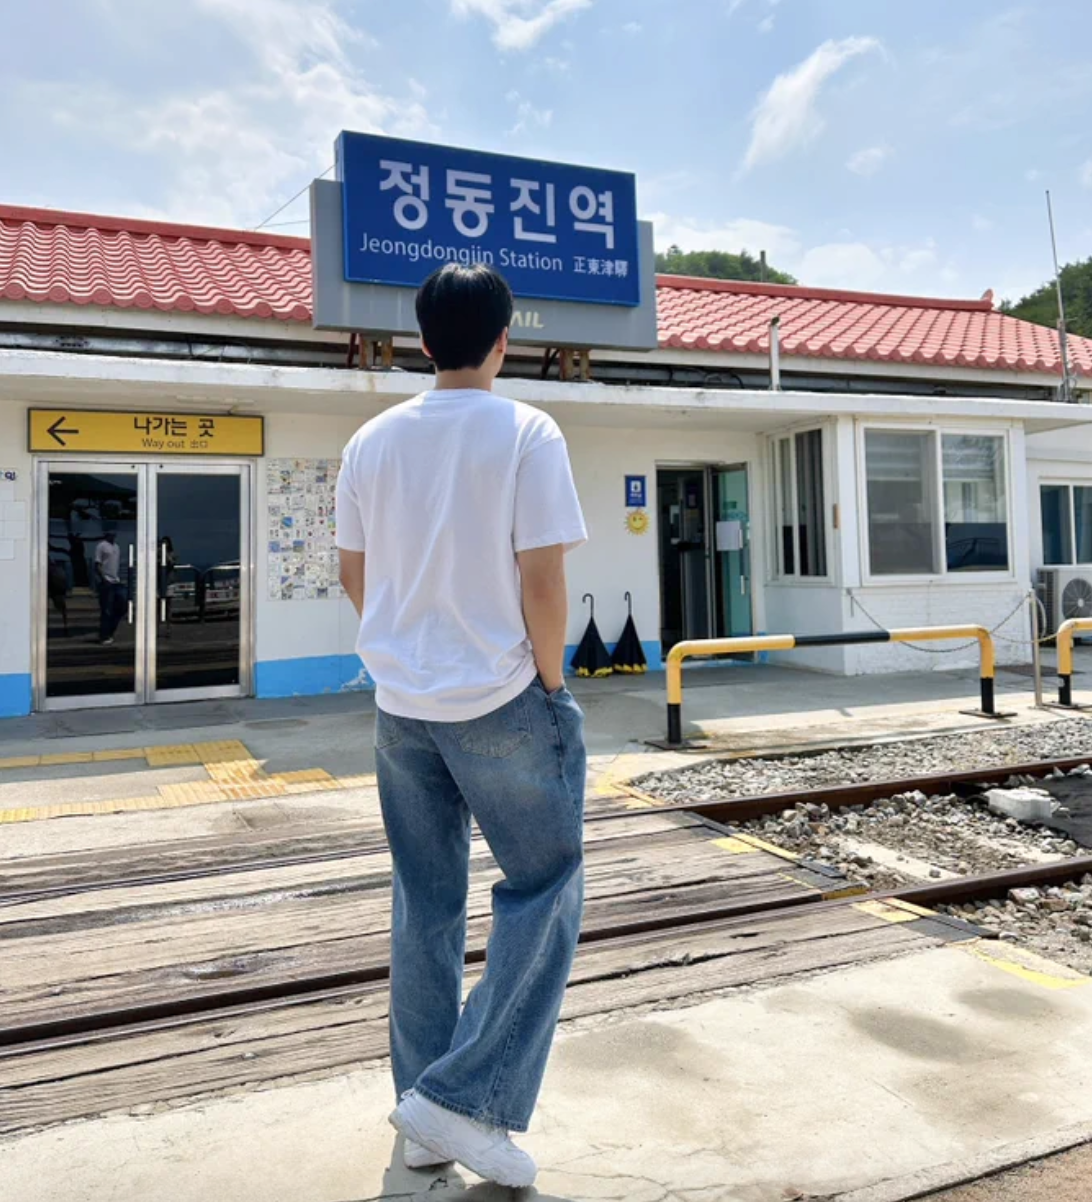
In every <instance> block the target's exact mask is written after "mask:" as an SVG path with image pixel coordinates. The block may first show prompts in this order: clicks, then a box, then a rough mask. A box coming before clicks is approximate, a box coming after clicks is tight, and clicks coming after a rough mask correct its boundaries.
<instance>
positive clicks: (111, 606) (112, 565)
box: [95, 530, 121, 647]
mask: <svg viewBox="0 0 1092 1202" xmlns="http://www.w3.org/2000/svg"><path fill="white" fill-rule="evenodd" d="M120 573H121V548H120V547H119V546H118V536H117V532H116V531H114V530H107V531H106V533H105V534H103V536H102V538H101V539H100V540H99V545H98V546H97V547H96V548H95V581H96V583H97V584H98V586H99V642H100V643H101V644H102V645H103V646H104V647H109V646H110V644H111V643H113V641H114V631H116V630H117V628H118V622H120V621H121V575H120Z"/></svg>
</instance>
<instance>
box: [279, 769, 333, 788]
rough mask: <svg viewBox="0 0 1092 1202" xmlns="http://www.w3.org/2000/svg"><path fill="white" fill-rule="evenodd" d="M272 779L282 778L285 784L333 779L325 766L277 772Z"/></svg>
mask: <svg viewBox="0 0 1092 1202" xmlns="http://www.w3.org/2000/svg"><path fill="white" fill-rule="evenodd" d="M273 779H274V780H283V781H284V782H285V783H287V784H297V783H299V782H301V781H320V780H321V781H326V780H334V779H335V778H334V777H332V776H331V775H330V774H329V772H327V771H326V769H325V768H300V769H297V770H296V771H294V772H277V773H275V774H274V776H273Z"/></svg>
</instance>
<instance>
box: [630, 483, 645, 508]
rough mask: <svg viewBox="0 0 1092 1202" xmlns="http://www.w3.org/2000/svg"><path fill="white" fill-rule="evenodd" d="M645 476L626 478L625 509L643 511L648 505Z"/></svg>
mask: <svg viewBox="0 0 1092 1202" xmlns="http://www.w3.org/2000/svg"><path fill="white" fill-rule="evenodd" d="M646 480H647V477H645V476H627V477H626V508H627V509H644V508H645V506H646V505H647V504H648V486H647V483H646Z"/></svg>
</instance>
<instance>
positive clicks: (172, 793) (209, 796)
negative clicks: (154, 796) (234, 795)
mask: <svg viewBox="0 0 1092 1202" xmlns="http://www.w3.org/2000/svg"><path fill="white" fill-rule="evenodd" d="M159 795H160V797H162V798H163V799H164V800H165V801H169V802H171V803H172V804H178V805H200V804H201V803H207V802H210V801H223V800H224V799H225V798H226V796H227V794H226V793H225V792H224V787H223V785H220V784H217V782H216V781H214V780H194V781H187V782H185V783H184V784H180V785H160V786H159Z"/></svg>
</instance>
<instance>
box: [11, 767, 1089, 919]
mask: <svg viewBox="0 0 1092 1202" xmlns="http://www.w3.org/2000/svg"><path fill="white" fill-rule="evenodd" d="M1090 761H1092V753H1089V754H1085V755H1083V756H1071V757H1067V758H1065V759H1055V760H1037V761H1033V762H1030V763H1026V764H1013V765H1006V766H1004V767H1000V768H995V769H988V768H986V769H983V768H978V769H973V770H971V771H968V772H944V773H933V774H931V775H928V776H916V777H905V778H901V779H897V780H882V781H864V782H858V783H854V784H847V785H829V786H822V787H820V788H817V789H800V790H794V791H790V792H783V793H758V794H751V795H749V796H745V797H736V798H730V799H718V800H715V801H699V800H693V801H685V802H677V803H671V804H660V803H659V802H655V810H654V812H655V813H656V814H660V815H668V814H694V815H697V816H698V817H701V818H703V819H708V820H709V821H711V822H716V823H721V824H723V825H733V824H735V823H743V822H748V821H750V820H752V819H754V818H761V817H763V816H765V815H769V814H779V813H781V812H782V811H783V810H786V809H792V808H793V807H794V806H796V805H799V804H800V803H807V802H812V803H815V804H825V805H827V806H829V807H830V809H831V810H840V809H850V808H852V807H853V806H857V805H868V804H869V803H871V802H874V801H880V800H883V799H884V798H888V797H893V796H895V795H896V794H899V793H909V792H912V791H914V790H918V791H920V792H922V793H925V794H927V795H931V794H935V793H953V794H962V795H966V794H968V793H973V792H975V791H976V790H977V787H978V786H980V785H1000V784H1004V782H1005V781H1007V780H1008V779H1009V778H1010V777H1013V776H1032V777H1037V778H1044V777H1047V776H1049V775H1050V774H1051V773H1052V772H1053V771H1054V770H1055V769H1058V770H1060V771H1063V772H1066V771H1069V770H1071V769H1073V768H1077V767H1079V766H1081V765H1082V764H1087V763H1089V762H1090ZM638 796H640V794H638ZM652 800H654V799H652ZM650 812H652V811H650ZM633 817H634V812H633V811H631V810H626V809H618V810H614V811H613V812H612V811H609V810H608V811H604V812H602V813H598V814H596V815H595V820H596V821H603V822H608V821H611V820H620V819H621V820H624V819H632V818H633ZM340 832H341V824H339V825H338V826H337V827H333V828H331V830H330V833H328V834H318V835H316V836H313V837H307V836H301V837H300V838H299V840H298V842H299V843H301V844H303V845H304V846H305V847H307V846H313V850H300V851H295V852H292V853H290V854H287V855H271V856H270V855H262V854H260V846H259V847H258V848H257V849H256V851H255V854H254V855H253V857H252V858H237V859H231V860H225V861H221V862H219V863H215V864H207V865H201V864H196V865H195V864H193V863H192V862H186V858H187V856H189V855H190V852H189V849H188V847H187V845H185V844H182V845H179V851H178V855H177V857H176V858H177V859H178V860H179V861H180V862H179V864H178V866H177V867H173V868H161V869H155V870H149V871H144V872H130V873H127V874H125V875H121V876H116V877H103V876H101V875H98V874H95V875H89V876H87V877H86V878H84V879H75V880H72V879H69V880H64V881H58V882H56V883H54V884H48V885H37V886H35V885H33V884H30V885H27V884H23V885H20V886H19V887H18V888H11V887H5V886H4V885H3V883H2V882H3V875H2V873H0V906H12V905H22V904H25V903H27V902H31V901H46V900H49V899H51V898H64V897H73V896H76V895H77V894H79V893H83V892H89V891H91V890H101V889H116V890H121V889H130V888H136V887H143V886H150V885H161V884H170V883H172V882H176V881H189V880H199V879H204V878H210V877H217V876H227V875H233V874H235V873H245V872H260V871H264V870H267V869H275V868H292V867H300V866H305V865H322V864H330V863H335V862H337V861H342V860H352V859H357V858H360V857H363V856H368V855H372V854H374V853H375V852H376V850H377V849H380V848H381V847H383V846H385V843H384V841H383V839H382V836H381V834H378V833H377V834H375V835H374V836H373V837H371V838H366V839H364V840H362V841H360V842H354V843H349V845H345V844H346V842H347V841H346V839H345V837H344V835H343V834H341V833H340ZM327 841H335V842H336V843H337V844H338V845H337V846H334V847H327V846H325V843H326V842H327Z"/></svg>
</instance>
